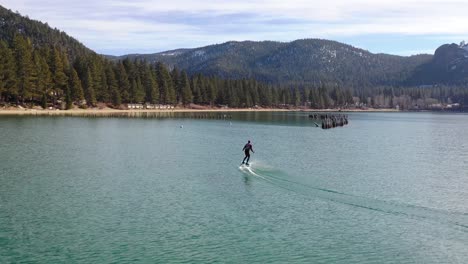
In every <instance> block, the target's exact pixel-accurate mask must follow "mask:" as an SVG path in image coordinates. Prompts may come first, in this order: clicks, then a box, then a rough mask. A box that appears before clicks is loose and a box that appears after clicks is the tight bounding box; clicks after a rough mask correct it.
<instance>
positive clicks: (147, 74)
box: [142, 64, 159, 104]
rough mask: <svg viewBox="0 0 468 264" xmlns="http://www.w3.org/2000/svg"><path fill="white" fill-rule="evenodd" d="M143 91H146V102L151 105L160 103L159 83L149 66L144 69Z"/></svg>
mask: <svg viewBox="0 0 468 264" xmlns="http://www.w3.org/2000/svg"><path fill="white" fill-rule="evenodd" d="M142 83H143V89H144V91H145V100H146V102H149V103H151V104H156V103H158V101H159V89H158V83H157V82H156V78H155V76H154V73H153V72H152V71H151V68H150V66H149V65H147V64H146V65H145V66H144V68H143V80H142Z"/></svg>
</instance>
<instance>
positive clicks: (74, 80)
mask: <svg viewBox="0 0 468 264" xmlns="http://www.w3.org/2000/svg"><path fill="white" fill-rule="evenodd" d="M70 72H71V78H70V84H69V87H70V96H71V98H72V101H75V102H81V101H83V100H84V92H83V86H82V85H81V80H80V78H79V77H78V73H77V72H76V70H75V68H73V67H71V66H70Z"/></svg>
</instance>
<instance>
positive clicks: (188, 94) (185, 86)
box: [180, 71, 193, 106]
mask: <svg viewBox="0 0 468 264" xmlns="http://www.w3.org/2000/svg"><path fill="white" fill-rule="evenodd" d="M180 87H181V93H182V103H183V104H184V106H187V105H189V104H190V103H192V98H193V95H192V90H191V89H190V81H189V79H188V76H187V73H186V72H185V71H182V74H181V78H180Z"/></svg>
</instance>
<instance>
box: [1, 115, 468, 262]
mask: <svg viewBox="0 0 468 264" xmlns="http://www.w3.org/2000/svg"><path fill="white" fill-rule="evenodd" d="M349 119H350V124H349V125H348V126H346V127H343V128H335V129H329V130H322V129H320V128H316V127H315V126H314V125H313V123H312V121H311V120H309V119H308V118H307V113H300V112H298V113H290V112H288V113H277V112H275V113H237V114H233V118H232V119H228V120H216V119H213V120H211V119H188V118H168V119H161V118H159V119H156V118H154V119H151V118H145V119H143V118H141V119H140V118H77V117H0V263H11V262H13V263H15V262H36V263H37V262H39V263H57V262H59V263H111V262H112V263H117V262H141V263H180V262H189V263H226V262H227V263H468V115H464V114H436V113H351V114H349ZM249 139H250V140H252V143H253V147H254V150H255V153H254V154H252V158H251V167H250V169H247V168H240V167H239V164H240V162H241V161H242V158H243V152H242V147H243V146H244V144H245V143H246V141H247V140H249Z"/></svg>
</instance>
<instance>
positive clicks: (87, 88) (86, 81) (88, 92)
mask: <svg viewBox="0 0 468 264" xmlns="http://www.w3.org/2000/svg"><path fill="white" fill-rule="evenodd" d="M82 85H83V90H84V94H85V98H86V103H87V104H88V105H89V106H94V105H96V93H95V91H94V87H93V78H92V77H91V71H90V70H89V68H88V69H87V70H86V73H85V76H84V78H83V80H82Z"/></svg>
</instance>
